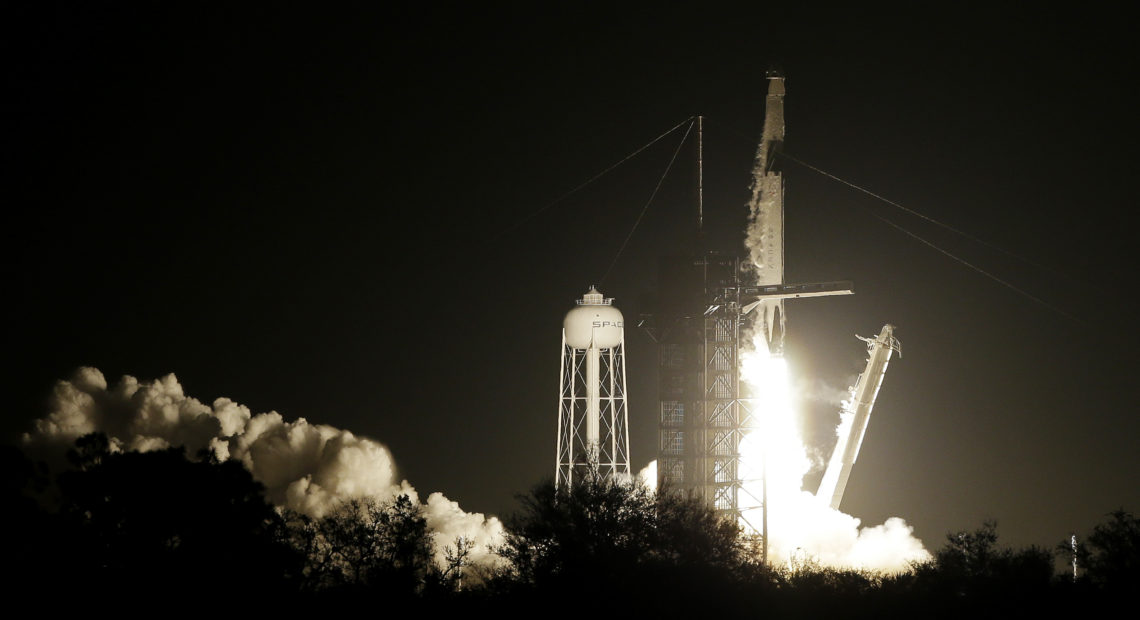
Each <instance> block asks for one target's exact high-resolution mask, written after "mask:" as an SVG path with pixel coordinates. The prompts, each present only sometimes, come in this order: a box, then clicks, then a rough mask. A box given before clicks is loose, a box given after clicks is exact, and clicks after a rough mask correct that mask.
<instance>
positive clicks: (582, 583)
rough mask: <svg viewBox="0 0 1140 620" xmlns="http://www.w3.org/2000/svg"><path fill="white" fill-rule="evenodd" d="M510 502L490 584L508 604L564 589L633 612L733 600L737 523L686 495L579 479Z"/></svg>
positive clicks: (742, 557) (741, 554)
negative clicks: (503, 568)
mask: <svg viewBox="0 0 1140 620" xmlns="http://www.w3.org/2000/svg"><path fill="white" fill-rule="evenodd" d="M520 501H521V503H522V510H521V511H520V512H519V513H518V514H516V515H514V516H513V517H512V518H510V519H509V520H508V528H507V529H508V533H507V537H506V542H505V544H504V545H503V546H502V547H501V548H500V549H499V550H498V553H499V555H500V556H501V557H503V558H504V559H506V560H507V562H508V564H509V566H510V569H509V573H508V574H506V575H502V576H500V580H499V582H498V583H497V584H492V585H493V587H503V582H504V581H505V582H507V583H508V584H509V585H508V587H507V590H508V591H509V593H510V595H511V596H512V597H513V598H514V600H516V601H529V600H534V599H544V598H546V597H548V596H565V593H569V592H572V593H574V596H575V597H579V596H580V597H587V598H589V600H591V601H594V602H597V603H598V604H602V603H605V604H610V605H617V606H618V607H617V608H626V607H628V608H630V609H637V610H638V611H639V612H640V613H658V614H660V613H668V614H670V615H672V614H675V613H678V612H679V611H680V609H681V608H685V609H688V608H689V606H693V607H694V609H695V608H700V609H703V610H705V611H708V610H710V609H715V608H716V604H717V603H716V601H718V600H720V601H722V602H724V601H726V600H727V597H731V596H735V593H729V592H728V591H729V590H732V589H733V588H734V587H735V586H736V585H737V584H739V583H740V582H741V581H740V579H739V577H740V575H741V573H742V570H743V568H744V567H746V566H748V560H747V557H746V545H745V541H744V539H743V538H742V537H741V536H740V530H739V528H738V526H737V525H736V524H735V523H733V522H731V521H728V520H725V519H722V518H721V517H719V516H718V515H717V514H716V513H715V512H714V511H713V510H712V509H711V508H709V507H708V506H707V505H706V504H704V503H703V502H701V501H699V500H697V499H694V498H686V497H682V496H680V495H676V494H672V493H658V494H654V493H653V492H652V491H650V490H649V489H647V488H646V487H645V486H644V485H643V484H640V483H636V482H634V483H628V484H627V483H623V482H615V481H613V480H612V479H606V478H602V477H600V476H584V477H582V478H580V479H578V480H577V481H575V483H574V484H573V485H571V486H561V487H558V486H555V485H554V484H553V483H552V482H550V481H547V482H544V483H542V484H540V485H538V486H536V487H535V488H533V489H532V490H531V492H530V493H528V494H526V495H523V496H521V497H520ZM559 593H562V594H559ZM666 593H669V594H668V595H666Z"/></svg>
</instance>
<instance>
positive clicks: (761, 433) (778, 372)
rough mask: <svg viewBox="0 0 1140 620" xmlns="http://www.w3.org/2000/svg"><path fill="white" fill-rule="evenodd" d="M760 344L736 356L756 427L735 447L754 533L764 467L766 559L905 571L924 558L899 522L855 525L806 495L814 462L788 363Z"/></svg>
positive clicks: (760, 341) (749, 524)
mask: <svg viewBox="0 0 1140 620" xmlns="http://www.w3.org/2000/svg"><path fill="white" fill-rule="evenodd" d="M764 342H765V341H764V338H763V337H762V336H758V337H756V338H755V339H754V342H753V346H752V350H751V351H742V352H741V374H742V377H741V379H742V381H743V382H744V383H745V384H746V385H747V387H748V389H749V391H750V393H751V395H752V397H753V400H752V401H751V406H752V410H753V411H754V428H753V430H751V431H750V432H748V433H747V434H746V435H745V436H744V437H743V438H742V439H741V442H740V453H741V469H742V471H741V478H742V479H743V480H744V487H743V489H742V490H741V493H740V496H739V497H738V499H739V502H740V506H741V508H742V509H743V521H744V522H743V526H744V528H745V530H746V531H750V532H759V531H760V529H761V527H762V526H761V524H762V519H763V513H762V510H761V509H760V507H761V505H762V500H763V498H764V483H763V476H764V474H765V470H766V473H767V504H768V538H769V540H768V559H769V562H771V563H773V564H776V565H787V564H790V563H792V562H793V561H794V562H795V563H797V564H800V563H802V562H804V561H812V562H818V563H819V564H821V565H824V566H834V567H853V568H867V569H876V570H884V571H892V572H893V571H902V570H906V569H907V568H908V567H909V563H910V562H911V561H916V560H917V561H922V560H926V559H929V558H930V554H929V553H928V552H927V551H926V549H925V548H923V546H922V541H920V540H918V539H917V538H915V537H914V535H913V533H912V529H911V527H910V526H908V525H907V524H906V522H905V521H903V520H902V519H900V518H897V517H892V518H890V519H887V521H886V522H885V523H883V524H882V525H878V526H875V527H868V528H860V527H859V525H860V521H859V519H857V518H855V517H852V516H850V515H847V514H844V513H842V512H840V511H838V510H834V509H832V508H831V507H830V506H828V504H827V502H826V501H824V500H820V499H818V498H816V496H815V494H814V493H811V492H808V491H804V490H803V477H804V475H805V474H807V473H808V472H809V471H810V469H811V459H810V458H808V450H807V447H806V446H805V445H804V441H803V435H802V433H801V418H800V415H799V412H798V410H797V406H796V402H795V401H796V399H795V398H793V394H792V390H791V388H790V384H791V382H790V377H789V370H788V364H787V361H786V360H785V359H784V358H783V357H782V356H778V355H772V354H769V353H768V351H767V347H766V346H765V344H764Z"/></svg>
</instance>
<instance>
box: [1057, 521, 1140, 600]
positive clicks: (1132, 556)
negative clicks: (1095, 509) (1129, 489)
mask: <svg viewBox="0 0 1140 620" xmlns="http://www.w3.org/2000/svg"><path fill="white" fill-rule="evenodd" d="M1064 545H1065V550H1066V551H1068V550H1069V544H1068V543H1067V542H1066V543H1064ZM1077 565H1078V566H1080V567H1084V572H1085V578H1086V579H1087V580H1088V581H1089V582H1090V583H1091V584H1092V585H1093V586H1094V587H1096V588H1099V589H1102V590H1104V591H1106V592H1108V593H1111V594H1119V593H1123V592H1125V591H1130V590H1132V589H1133V588H1135V587H1136V585H1137V584H1140V518H1137V517H1136V515H1133V514H1132V513H1130V512H1128V511H1126V510H1124V509H1123V508H1120V509H1117V510H1114V511H1112V512H1111V513H1109V514H1108V521H1106V522H1104V523H1100V524H1098V525H1097V526H1096V527H1094V528H1093V531H1092V533H1091V534H1089V536H1088V538H1087V539H1086V540H1085V541H1084V543H1083V544H1081V545H1079V546H1078V548H1077Z"/></svg>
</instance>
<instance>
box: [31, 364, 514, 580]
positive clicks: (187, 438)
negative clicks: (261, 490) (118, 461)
mask: <svg viewBox="0 0 1140 620" xmlns="http://www.w3.org/2000/svg"><path fill="white" fill-rule="evenodd" d="M92 432H102V433H104V434H106V435H107V436H108V439H109V440H110V442H111V448H112V450H137V451H141V452H146V451H149V450H161V449H164V448H168V447H171V446H182V447H183V448H185V450H186V452H187V454H190V455H194V454H197V453H199V451H201V450H209V451H210V452H211V453H213V454H214V455H215V456H216V457H217V458H218V460H222V461H224V460H229V459H235V460H237V461H239V462H241V463H242V464H243V465H244V466H245V467H246V469H248V470H249V472H250V473H251V474H252V475H253V478H254V479H255V480H257V481H258V482H260V483H261V484H263V485H264V486H265V488H266V496H267V499H268V500H269V501H270V502H271V503H273V504H274V505H276V506H280V507H283V508H288V509H291V510H296V511H298V512H302V513H304V514H307V515H309V516H312V517H321V516H323V515H324V514H326V513H327V512H328V511H330V510H331V509H332V508H334V507H335V506H336V505H337V504H338V503H339V502H340V501H342V500H345V499H348V498H353V497H372V498H375V499H378V500H381V501H383V500H388V499H391V498H393V497H395V496H396V495H399V494H406V495H408V496H409V497H410V498H411V499H412V501H413V502H416V503H421V505H422V506H423V510H424V516H425V518H426V519H427V525H428V527H430V528H431V529H432V530H434V532H435V547H436V549H435V551H436V557H437V559H440V560H442V558H443V553H444V548H445V547H446V546H447V545H450V544H453V543H454V541H455V539H456V538H457V537H460V536H463V537H466V538H467V539H468V540H470V541H471V542H473V543H474V544H473V545H472V549H471V557H470V560H471V561H472V562H473V563H477V564H490V563H493V562H494V556H493V554H491V553H490V552H489V550H488V547H489V546H490V545H494V546H497V545H499V544H501V542H502V540H503V525H502V523H501V522H500V521H499V520H498V519H497V518H495V517H487V516H484V515H482V514H479V513H468V512H464V511H463V510H462V509H461V508H460V507H459V504H458V503H456V502H453V501H451V500H449V499H447V498H446V497H444V496H443V495H442V494H440V493H432V494H430V495H429V496H428V498H427V501H426V502H421V500H420V498H419V494H418V493H417V492H416V490H415V489H414V488H413V487H412V486H411V485H410V484H409V483H408V481H407V480H399V479H398V477H397V474H396V464H395V461H394V460H393V458H392V454H391V453H390V452H389V451H388V449H387V448H386V447H384V446H383V445H382V444H380V443H378V442H376V441H373V440H371V439H366V438H363V437H357V436H355V435H353V434H352V433H351V432H349V431H346V430H341V429H338V428H334V427H332V426H327V425H323V424H310V423H309V422H308V421H306V420H305V419H304V418H299V419H297V420H294V421H292V422H287V421H285V419H284V418H283V417H282V416H281V414H279V413H277V412H275V411H271V412H269V413H260V414H256V415H253V414H251V412H250V410H249V408H248V407H245V406H243V405H240V404H238V403H235V402H233V401H232V400H230V399H228V398H218V399H216V400H215V401H214V403H213V405H212V406H207V405H205V404H204V403H202V402H200V401H198V400H197V399H194V398H191V397H188V396H186V395H185V394H184V393H183V391H182V386H181V384H179V383H178V379H177V378H176V377H175V376H174V375H173V374H169V375H166V376H165V377H163V378H161V379H158V380H155V381H153V382H150V383H145V382H140V381H139V380H138V379H136V378H134V377H131V376H124V377H122V378H121V379H120V380H119V382H118V383H117V384H115V385H114V386H112V387H108V384H107V380H106V379H105V378H104V376H103V373H101V372H100V371H99V370H98V369H95V368H86V367H85V368H80V369H79V370H77V371H76V372H75V375H74V376H73V377H72V378H71V379H70V380H67V381H60V382H59V383H57V384H56V386H55V390H54V391H53V393H52V397H51V402H50V407H49V413H48V414H47V415H46V416H44V417H43V418H41V419H39V420H37V421H36V422H35V426H34V430H33V432H31V433H28V434H26V435H24V438H23V439H24V443H25V445H26V446H28V447H29V448H32V449H38V450H49V451H52V452H55V453H56V454H62V452H63V451H64V450H66V448H67V447H69V446H70V445H71V444H72V443H74V441H75V440H76V439H77V438H79V437H81V436H83V435H86V434H88V433H92Z"/></svg>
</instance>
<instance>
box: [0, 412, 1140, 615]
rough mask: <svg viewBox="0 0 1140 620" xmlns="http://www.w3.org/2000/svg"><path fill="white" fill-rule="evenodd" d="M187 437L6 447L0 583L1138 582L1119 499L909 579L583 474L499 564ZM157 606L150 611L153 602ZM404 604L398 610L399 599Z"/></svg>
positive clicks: (280, 596)
mask: <svg viewBox="0 0 1140 620" xmlns="http://www.w3.org/2000/svg"><path fill="white" fill-rule="evenodd" d="M200 456H202V458H187V456H186V455H185V454H183V452H182V451H181V450H179V449H168V450H160V451H152V452H146V453H139V452H125V453H122V452H112V451H111V450H110V449H109V445H108V442H107V439H106V437H104V436H102V435H97V434H96V435H88V436H86V437H83V438H81V439H80V440H79V441H78V442H77V443H76V445H75V447H74V448H73V449H72V450H71V451H70V452H69V454H68V459H69V461H70V465H71V466H70V468H68V469H67V470H66V471H62V472H59V473H53V472H50V471H48V470H47V468H46V466H44V465H42V464H37V463H33V462H32V461H30V460H29V459H27V458H26V457H25V456H24V455H23V454H22V453H21V452H20V451H19V450H17V449H15V448H10V447H6V448H4V450H3V458H2V463H0V466H2V467H3V471H4V472H5V476H4V481H5V484H4V486H5V488H4V497H6V498H8V500H7V501H6V502H5V504H6V508H5V509H4V510H3V519H4V521H5V523H4V525H5V526H6V527H5V528H4V530H3V531H4V532H5V533H6V534H7V537H6V545H5V547H6V550H5V551H6V552H5V554H4V555H3V557H4V561H5V563H6V566H5V569H6V570H5V574H6V577H4V581H5V582H6V586H8V587H6V589H7V590H9V592H10V593H11V595H12V602H17V601H21V600H23V601H28V602H37V604H39V605H41V606H42V607H38V608H37V609H44V610H47V609H52V608H62V607H71V606H76V607H81V608H86V607H90V608H91V609H97V608H98V606H99V605H101V604H102V605H112V606H114V608H116V609H119V610H120V611H123V612H134V613H133V614H131V615H136V614H137V615H142V613H144V612H146V611H149V612H152V613H160V612H168V611H172V610H175V611H182V612H186V611H191V610H211V609H212V610H217V611H223V610H236V609H243V608H248V609H260V610H266V609H274V610H281V611H294V612H296V611H299V610H302V609H306V608H309V607H312V608H314V609H355V608H357V607H359V606H361V605H363V606H375V607H376V608H377V610H387V611H391V610H395V609H410V608H415V609H417V610H428V611H440V610H444V611H446V610H454V611H462V612H468V613H470V612H473V611H475V612H478V611H480V610H482V611H485V612H488V613H495V614H497V615H508V616H511V615H523V614H526V615H528V616H530V615H535V614H541V615H548V616H555V617H570V616H573V617H586V616H590V615H594V614H602V615H607V614H609V613H611V612H612V613H635V614H637V617H643V616H649V615H656V616H661V617H683V616H684V617H691V616H695V617H700V616H701V615H704V614H709V613H716V614H732V615H733V616H736V617H772V618H785V617H788V618H812V617H824V616H842V617H868V618H870V617H879V618H881V617H884V616H886V617H964V616H974V617H976V616H981V617H1023V616H1025V615H1027V614H1028V613H1031V612H1033V613H1037V612H1040V613H1048V614H1049V615H1050V616H1053V615H1057V614H1059V613H1074V614H1077V613H1079V614H1081V615H1082V616H1085V615H1088V614H1089V613H1090V612H1091V611H1094V610H1110V609H1112V608H1113V607H1114V605H1116V604H1118V603H1121V602H1123V601H1124V597H1125V596H1126V594H1131V591H1132V589H1133V588H1134V587H1136V586H1138V585H1140V519H1138V518H1137V517H1135V516H1134V515H1132V514H1131V513H1128V512H1126V511H1123V510H1120V511H1117V512H1114V513H1112V514H1111V515H1109V516H1108V517H1107V519H1106V520H1105V521H1104V522H1103V523H1101V524H1099V525H1097V526H1096V527H1095V528H1094V529H1093V530H1092V532H1091V533H1090V534H1089V535H1088V537H1087V538H1086V539H1084V540H1083V541H1081V544H1080V545H1079V546H1078V547H1077V551H1076V553H1077V564H1078V567H1079V577H1077V578H1076V579H1074V578H1073V576H1072V573H1071V571H1067V572H1063V573H1060V574H1058V573H1057V572H1056V570H1055V568H1054V567H1055V560H1056V559H1057V555H1058V554H1060V555H1061V556H1062V557H1063V558H1065V559H1066V561H1067V559H1068V558H1069V557H1071V555H1072V549H1071V547H1070V546H1069V544H1068V542H1067V541H1065V542H1062V543H1060V544H1059V545H1058V547H1057V548H1056V549H1046V548H1041V547H1027V548H1020V549H1012V548H1008V547H1005V546H1002V545H1001V544H1000V543H999V541H998V534H997V528H996V524H994V523H985V524H983V525H982V526H981V527H980V528H978V529H975V530H972V531H964V532H956V533H951V534H949V535H948V536H947V540H946V543H945V545H944V546H943V547H942V548H941V549H939V550H937V551H936V552H935V553H934V557H933V559H932V560H931V561H929V562H926V563H922V564H918V565H915V566H913V567H912V570H910V571H908V572H904V573H902V574H895V575H887V574H880V573H875V572H870V571H860V570H837V569H830V568H823V567H819V566H816V565H812V564H811V563H810V562H809V563H800V564H798V565H795V566H791V567H787V566H779V567H777V566H766V565H764V564H763V563H762V562H760V560H759V557H760V554H759V552H758V546H759V541H758V540H756V539H752V538H748V537H745V536H742V535H741V534H740V532H739V531H738V529H737V527H736V526H735V524H733V523H731V522H728V521H725V520H722V519H719V518H718V517H717V516H716V515H715V514H714V513H713V512H712V511H711V510H709V509H708V508H707V507H705V506H704V505H703V504H702V503H700V502H697V501H693V500H690V499H687V498H683V497H680V496H678V495H675V494H667V493H662V494H654V493H652V492H650V491H648V490H646V489H645V488H644V487H641V486H628V485H620V484H611V483H608V482H606V481H602V480H583V481H581V482H579V483H577V484H576V485H575V486H574V487H573V488H571V489H558V488H555V487H554V485H552V484H550V483H545V484H541V485H539V486H537V487H535V488H534V489H532V490H531V491H530V492H529V493H527V494H524V495H522V496H521V497H520V503H521V505H520V508H519V510H518V511H517V513H516V514H514V515H513V516H512V517H510V518H509V519H508V521H507V525H508V528H507V529H508V532H507V535H506V539H505V541H504V542H503V544H502V545H501V546H499V547H498V548H496V549H494V550H493V551H494V554H493V556H492V557H493V558H494V560H493V561H491V562H479V563H475V562H473V561H472V551H474V549H472V543H471V542H470V541H468V540H465V539H462V538H460V539H456V540H453V541H448V543H449V544H447V546H446V549H445V551H444V552H443V553H442V554H437V553H436V550H435V546H434V544H433V532H432V531H431V530H430V528H429V527H428V525H427V521H426V519H425V517H424V515H423V512H422V509H421V507H420V506H419V505H418V504H416V503H414V502H412V501H411V500H409V498H407V497H405V496H400V497H396V498H393V499H391V500H388V501H383V502H380V501H375V500H371V499H358V500H351V501H347V502H344V503H342V504H340V505H339V506H338V507H336V509H334V510H333V511H331V512H330V513H329V514H327V515H325V516H324V517H322V518H319V519H313V518H309V517H306V516H304V515H301V514H297V513H292V512H287V511H284V512H283V511H281V510H278V509H275V508H274V507H272V506H271V505H269V504H268V503H267V502H266V500H265V498H264V494H263V488H262V487H261V485H259V484H258V483H257V482H255V481H254V480H253V479H252V478H251V477H250V475H249V473H248V472H247V471H246V470H245V469H244V468H243V467H242V466H241V464H239V463H236V462H232V461H228V462H222V463H218V462H215V461H212V460H210V459H209V458H206V457H205V456H204V455H200ZM156 605H157V606H159V607H155V606H156ZM393 605H394V606H396V607H391V606H393Z"/></svg>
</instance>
